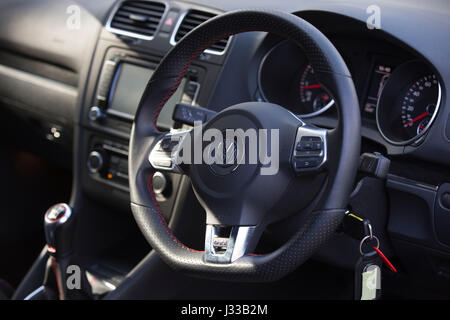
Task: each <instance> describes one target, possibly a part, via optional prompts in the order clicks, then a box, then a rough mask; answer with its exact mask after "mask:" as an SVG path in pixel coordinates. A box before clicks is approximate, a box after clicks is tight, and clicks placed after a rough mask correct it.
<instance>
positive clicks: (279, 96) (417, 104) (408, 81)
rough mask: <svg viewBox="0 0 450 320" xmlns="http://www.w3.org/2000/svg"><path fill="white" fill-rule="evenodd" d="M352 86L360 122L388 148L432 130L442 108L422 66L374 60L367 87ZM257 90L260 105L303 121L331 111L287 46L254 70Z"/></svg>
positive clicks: (305, 65)
mask: <svg viewBox="0 0 450 320" xmlns="http://www.w3.org/2000/svg"><path fill="white" fill-rule="evenodd" d="M344 59H345V56H344ZM355 67H358V66H355V65H353V68H355ZM350 71H351V72H352V70H350ZM352 73H353V72H352ZM358 80H360V81H361V77H360V78H358ZM354 81H355V85H356V86H357V88H358V87H359V88H364V90H359V91H358V94H359V95H360V102H361V116H362V118H363V120H367V121H372V122H375V123H376V127H377V128H378V131H379V133H380V134H381V136H382V137H383V138H384V139H385V140H386V141H387V142H388V143H390V144H392V145H408V144H414V143H417V142H419V141H421V139H422V138H423V136H424V135H425V134H426V133H427V132H428V130H429V129H430V127H431V126H432V124H433V121H434V119H435V117H436V115H437V113H438V110H439V106H440V103H441V86H440V83H439V80H438V77H437V75H436V74H435V73H434V72H433V71H432V70H431V69H430V67H429V66H428V65H427V64H425V63H424V62H423V61H421V60H411V59H408V60H406V61H400V62H396V63H394V62H393V60H392V59H391V60H390V59H389V58H387V57H382V58H378V59H373V63H372V65H371V69H369V70H367V72H366V76H365V77H364V78H363V80H362V82H366V83H362V84H361V83H356V81H357V80H356V79H355V78H354ZM258 90H259V94H260V96H261V97H262V99H263V100H265V101H268V102H272V103H276V104H279V105H281V106H283V107H285V108H287V109H289V110H291V111H292V112H294V113H295V114H297V115H299V116H300V117H302V118H312V117H316V116H319V115H321V114H329V113H332V110H333V109H334V108H333V106H334V104H335V102H334V100H333V97H332V96H331V94H330V93H329V92H328V91H327V90H326V89H325V88H324V87H323V86H322V84H321V83H319V82H318V81H317V79H316V77H315V75H314V70H313V68H312V66H311V64H309V62H308V60H307V59H306V57H305V55H304V53H303V52H302V50H301V48H299V47H298V46H297V45H295V44H294V43H292V42H289V41H281V42H279V43H277V44H276V45H275V46H273V47H272V48H271V49H270V50H269V51H268V52H267V53H266V54H265V56H264V57H263V59H262V61H261V64H260V66H259V69H258ZM327 111H328V112H327Z"/></svg>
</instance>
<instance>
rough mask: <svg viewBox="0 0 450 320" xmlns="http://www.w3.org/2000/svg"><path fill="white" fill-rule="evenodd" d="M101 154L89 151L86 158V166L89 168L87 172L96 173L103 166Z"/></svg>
mask: <svg viewBox="0 0 450 320" xmlns="http://www.w3.org/2000/svg"><path fill="white" fill-rule="evenodd" d="M103 163H104V160H103V156H102V154H101V153H100V152H98V151H91V153H89V156H88V159H87V167H88V169H89V172H91V173H97V172H99V171H100V170H102V168H103Z"/></svg>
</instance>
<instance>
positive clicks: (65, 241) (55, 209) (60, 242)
mask: <svg viewBox="0 0 450 320" xmlns="http://www.w3.org/2000/svg"><path fill="white" fill-rule="evenodd" d="M74 220H75V219H74V216H73V214H72V208H71V207H70V206H69V205H67V204H65V203H58V204H55V205H54V206H52V207H50V208H49V209H48V210H47V212H46V213H45V216H44V230H45V239H46V241H47V246H48V251H49V252H50V253H51V254H52V255H58V256H64V255H66V254H68V253H70V252H71V251H72V238H73V231H74V226H75V223H74Z"/></svg>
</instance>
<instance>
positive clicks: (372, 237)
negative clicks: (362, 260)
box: [359, 235, 380, 256]
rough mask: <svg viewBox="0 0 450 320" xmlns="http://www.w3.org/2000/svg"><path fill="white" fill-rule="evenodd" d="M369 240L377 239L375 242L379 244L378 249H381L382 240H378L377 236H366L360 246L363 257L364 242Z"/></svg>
mask: <svg viewBox="0 0 450 320" xmlns="http://www.w3.org/2000/svg"><path fill="white" fill-rule="evenodd" d="M367 239H370V240H372V239H375V241H376V242H377V245H376V248H377V249H378V248H379V247H380V240H378V238H377V237H376V236H374V235H370V236H365V237H364V238H363V239H362V240H361V243H360V244H359V252H360V253H361V255H362V256H363V255H364V252H363V250H362V246H363V244H364V241H366V240H367Z"/></svg>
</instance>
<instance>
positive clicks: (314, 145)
mask: <svg viewBox="0 0 450 320" xmlns="http://www.w3.org/2000/svg"><path fill="white" fill-rule="evenodd" d="M313 134H314V135H313ZM325 139H326V131H325V130H324V129H319V128H314V127H308V126H306V125H304V126H302V127H300V128H299V129H298V131H297V138H296V143H295V149H294V152H293V159H292V166H293V167H294V170H295V172H297V173H299V172H301V171H308V170H311V169H317V168H319V167H320V166H321V165H323V164H324V162H325V161H326V149H325Z"/></svg>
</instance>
